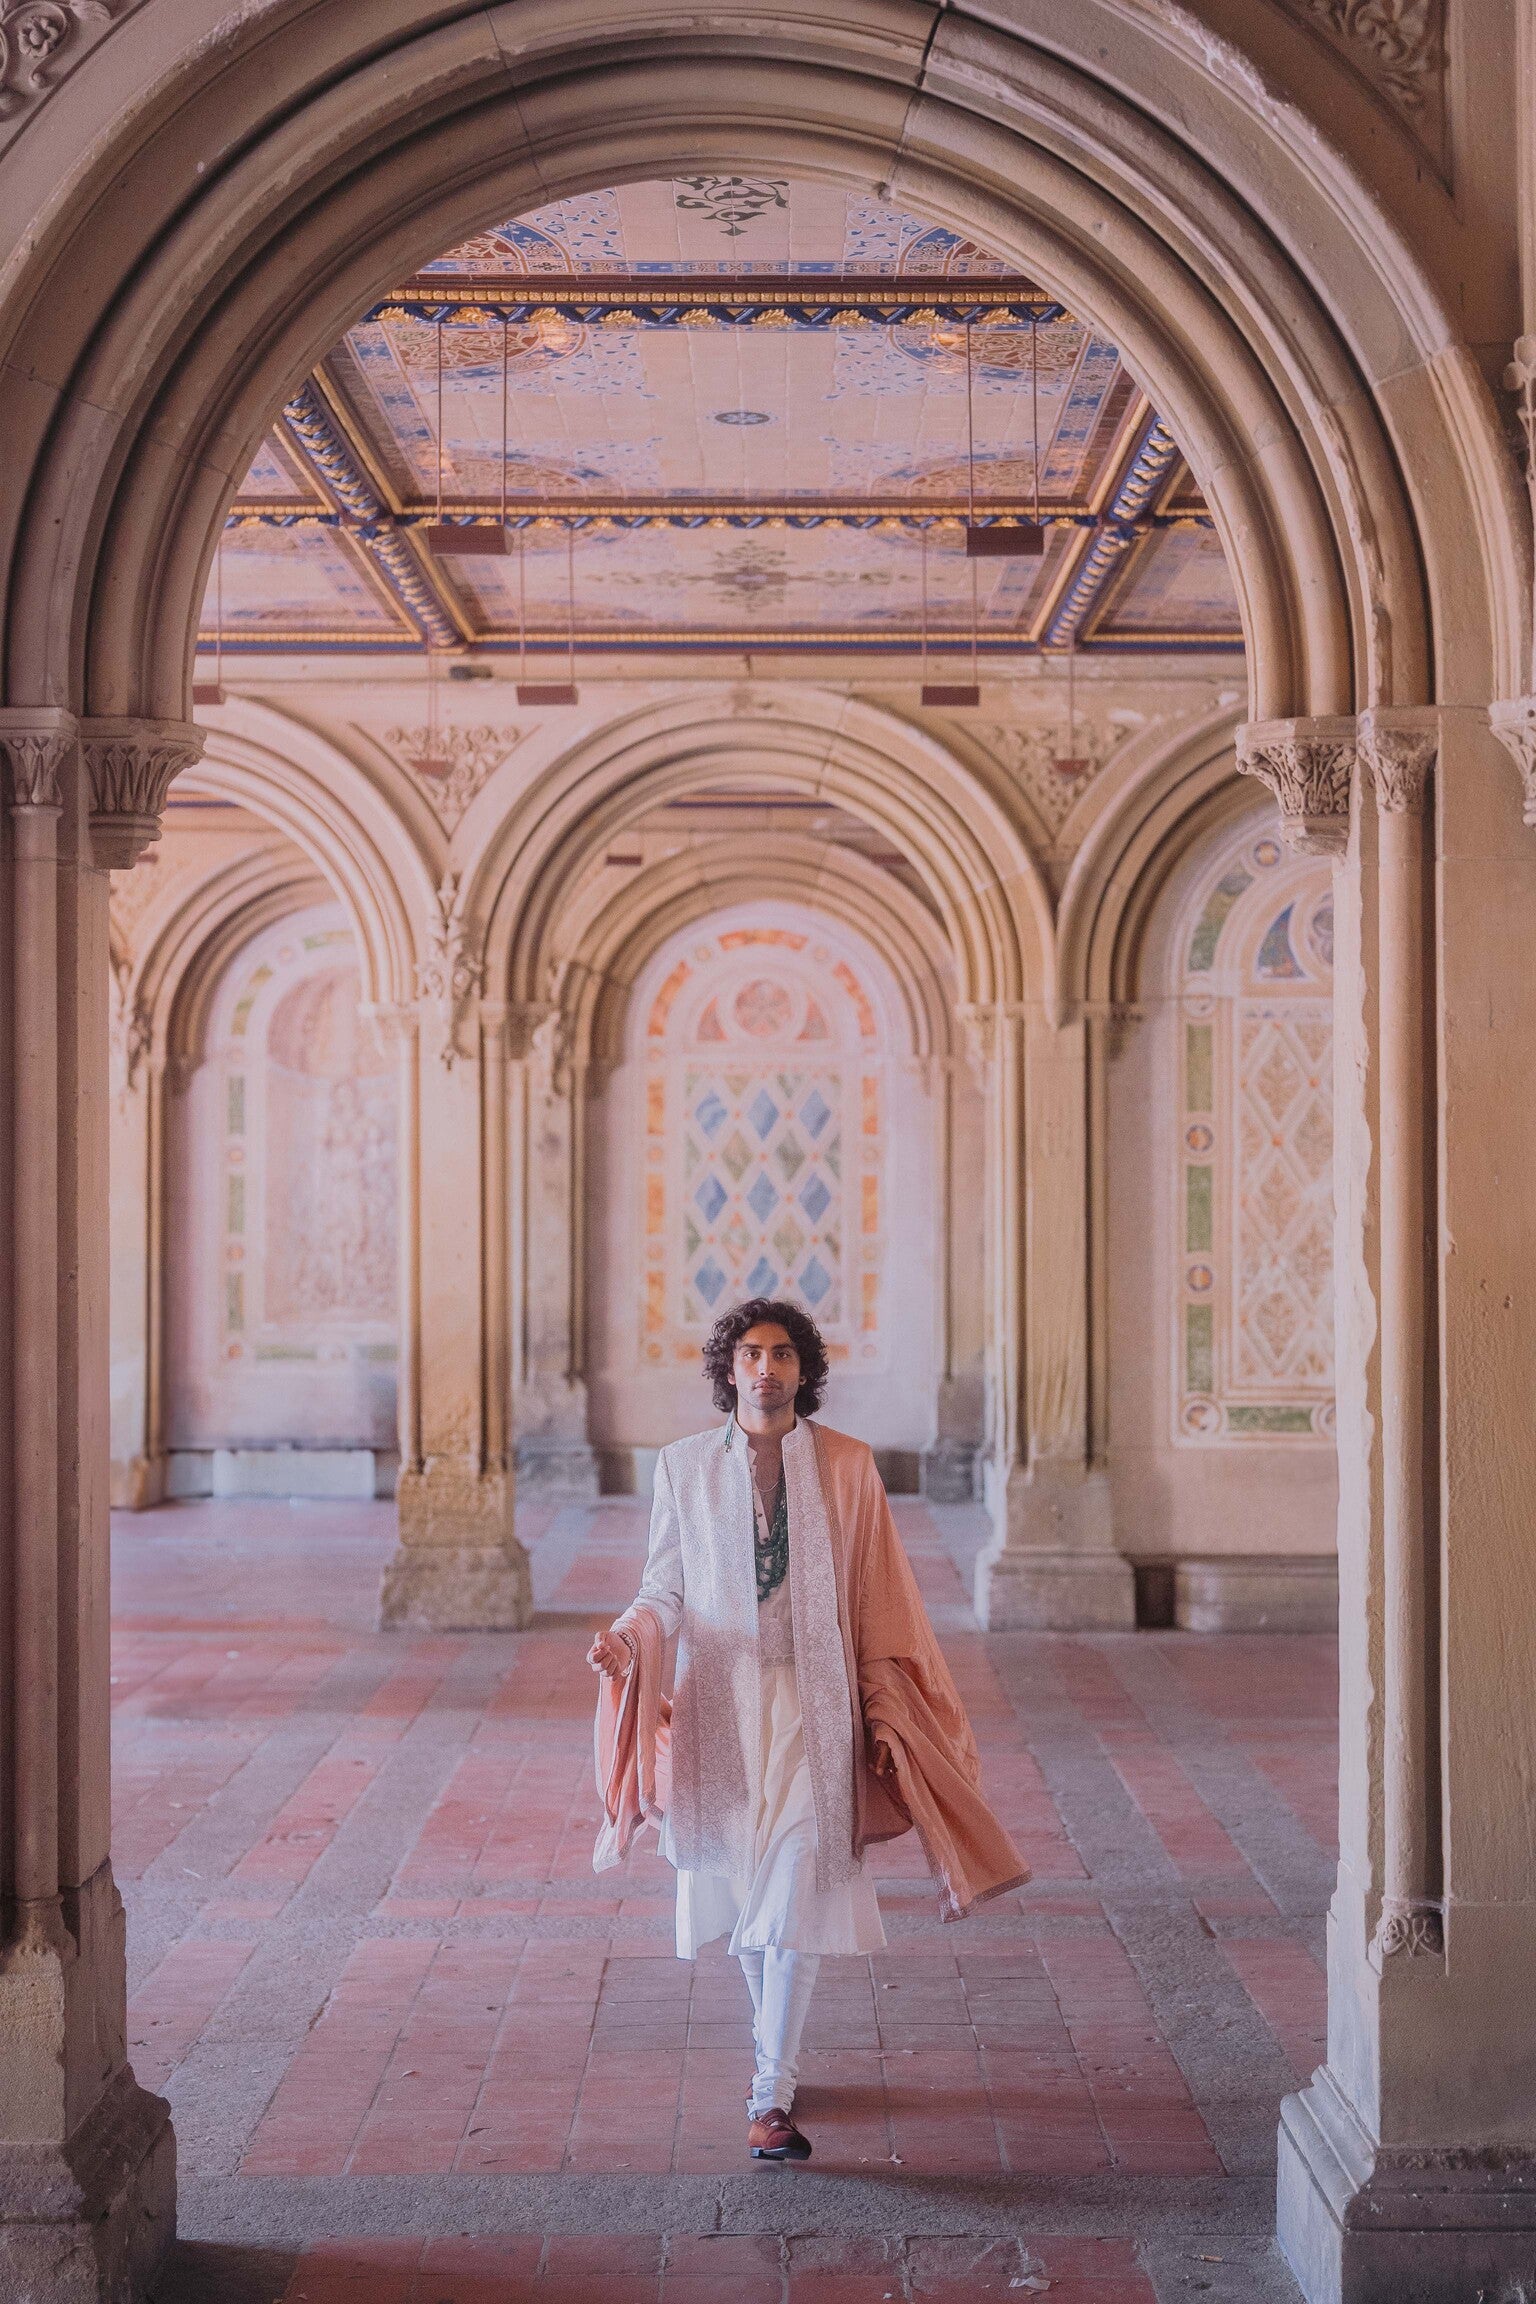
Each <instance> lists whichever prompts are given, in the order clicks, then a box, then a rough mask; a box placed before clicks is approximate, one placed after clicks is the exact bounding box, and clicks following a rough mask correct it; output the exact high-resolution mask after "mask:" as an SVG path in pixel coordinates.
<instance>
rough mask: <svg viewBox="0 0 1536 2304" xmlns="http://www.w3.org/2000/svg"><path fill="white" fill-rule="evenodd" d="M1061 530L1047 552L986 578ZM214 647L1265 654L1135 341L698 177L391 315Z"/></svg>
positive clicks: (251, 502)
mask: <svg viewBox="0 0 1536 2304" xmlns="http://www.w3.org/2000/svg"><path fill="white" fill-rule="evenodd" d="M1037 515H1038V518H1039V520H1040V522H1041V523H1042V524H1043V525H1044V531H1045V532H1044V549H1043V551H1041V552H1040V553H1039V554H1038V556H1036V557H1018V556H1001V555H998V556H992V555H988V556H985V557H978V556H976V555H975V553H974V552H968V545H967V530H968V527H978V528H982V529H987V528H993V529H1000V530H1006V529H1010V528H1015V527H1018V526H1020V525H1021V524H1031V523H1033V522H1034V520H1035V519H1036V516H1037ZM450 531H452V532H453V533H449V532H450ZM466 540H467V541H466ZM216 634H217V635H218V636H219V637H220V638H221V642H222V645H223V646H224V647H225V648H227V649H231V650H241V651H245V650H252V649H255V650H271V651H286V650H292V649H294V648H302V649H305V650H312V649H316V648H321V649H355V648H363V649H369V648H379V647H392V648H398V647H399V646H401V645H402V644H414V645H418V646H427V647H431V648H435V649H452V648H462V647H465V646H472V647H474V648H476V649H491V650H501V651H505V650H512V651H515V652H517V651H521V650H522V649H524V647H526V649H527V651H528V653H529V656H530V660H531V662H532V663H533V664H534V665H535V666H536V667H537V668H539V669H546V668H547V667H548V665H549V660H550V657H551V656H552V655H553V656H556V657H558V656H559V655H560V654H561V653H563V652H564V651H565V649H566V648H567V647H568V646H570V645H572V644H574V646H575V647H576V648H578V649H587V650H590V649H594V648H597V649H602V650H604V651H608V650H612V649H618V650H621V651H629V652H640V651H645V652H654V651H655V650H657V649H662V650H668V649H672V650H677V649H687V650H689V651H697V650H700V649H704V650H709V649H718V650H732V651H739V650H742V649H754V650H756V649H763V648H768V649H786V650H790V651H807V650H815V649H818V648H819V649H827V648H835V649H837V650H839V651H845V650H848V649H853V650H860V649H868V650H870V651H872V652H878V653H890V652H894V651H900V652H903V653H904V652H907V651H909V650H911V649H913V648H918V649H921V648H922V647H923V645H924V643H925V640H926V643H927V645H928V647H929V649H930V650H931V651H932V652H934V653H936V654H939V655H941V656H945V655H947V656H953V655H954V654H955V653H956V652H957V651H958V652H959V653H961V654H964V653H965V652H966V651H968V650H969V648H970V647H971V645H972V643H973V641H974V643H975V645H976V646H977V647H978V648H979V649H981V650H983V651H985V652H987V653H989V654H993V653H1001V652H1006V653H1014V652H1017V651H1018V650H1020V649H1021V648H1022V649H1030V648H1039V647H1047V648H1051V649H1057V648H1065V647H1066V646H1068V645H1069V644H1076V645H1079V646H1082V647H1084V648H1085V649H1094V650H1096V651H1105V650H1109V649H1140V650H1146V649H1164V648H1186V649H1187V648H1201V649H1205V648H1209V647H1212V646H1216V647H1236V646H1238V645H1239V644H1240V634H1239V629H1238V618H1237V609H1236V602H1235V598H1234V595H1233V591H1232V586H1231V582H1230V579H1229V577H1228V574H1227V570H1226V566H1225V563H1224V560H1223V557H1222V553H1221V549H1220V545H1219V543H1218V541H1217V539H1216V536H1215V533H1214V531H1213V529H1212V527H1211V523H1210V518H1209V515H1208V513H1207V512H1206V509H1205V507H1204V505H1203V503H1202V501H1201V499H1200V496H1199V494H1198V491H1197V490H1196V489H1195V487H1194V485H1193V482H1192V480H1191V478H1190V475H1189V473H1188V470H1187V467H1186V466H1185V465H1184V463H1183V460H1182V458H1181V457H1180V456H1179V454H1178V451H1177V448H1176V447H1175V445H1174V443H1173V441H1172V440H1171V438H1170V437H1169V436H1168V434H1167V433H1166V432H1165V430H1164V429H1163V427H1162V425H1161V424H1160V422H1159V420H1158V417H1157V415H1156V412H1155V411H1154V410H1153V409H1152V408H1151V407H1150V406H1149V405H1148V403H1147V401H1146V399H1145V397H1144V395H1143V394H1142V393H1141V391H1140V390H1139V389H1138V387H1137V386H1136V384H1135V383H1134V381H1133V379H1132V378H1131V377H1130V376H1129V374H1128V373H1127V372H1126V370H1125V368H1124V366H1123V364H1122V362H1121V360H1120V357H1119V354H1118V353H1117V351H1116V349H1115V347H1114V345H1113V344H1111V343H1109V342H1107V341H1106V340H1105V339H1104V338H1103V337H1102V336H1099V335H1098V334H1097V333H1096V332H1095V331H1094V330H1093V329H1092V328H1090V327H1088V326H1087V325H1086V324H1085V323H1083V322H1081V321H1079V320H1077V319H1076V318H1075V317H1074V316H1073V315H1072V314H1071V313H1069V312H1066V311H1064V310H1063V309H1062V307H1061V306H1060V305H1059V304H1057V303H1053V302H1052V301H1051V300H1050V299H1049V298H1048V297H1047V296H1045V295H1044V294H1043V293H1042V292H1041V291H1040V290H1038V289H1037V288H1035V287H1034V286H1033V285H1032V284H1031V283H1030V282H1028V281H1027V280H1024V279H1021V278H1019V277H1017V276H1016V275H1013V274H1010V272H1009V271H1008V269H1007V267H1006V266H1005V265H1003V264H1002V263H1000V262H998V261H997V260H996V259H995V258H993V257H991V256H988V255H986V254H985V253H984V252H982V251H981V250H979V249H977V248H975V247H974V246H972V245H971V244H970V243H969V242H966V241H963V240H960V239H958V238H957V237H956V236H955V235H954V234H953V233H951V232H947V231H944V230H942V229H940V228H938V227H936V226H933V225H927V224H924V223H922V222H920V221H919V220H918V219H917V218H915V217H912V216H907V215H903V214H901V213H900V212H899V211H897V210H895V209H892V208H888V207H885V206H883V205H882V204H881V203H879V202H878V201H875V200H872V199H870V198H868V197H866V196H864V195H862V194H858V193H852V192H848V191H846V190H842V189H837V188H834V187H830V186H824V185H817V184H809V183H802V182H793V183H791V182H788V181H783V180H768V179H748V178H742V177H706V176H700V177H692V178H688V179H686V180H678V181H670V182H666V183H644V184H632V185H625V186H622V187H620V188H619V189H616V190H612V191H605V192H595V193H591V194H588V195H585V196H584V197H582V198H580V199H575V200H567V201H562V202H559V203H557V204H556V205H554V206H552V207H548V208H541V209H538V210H536V211H534V212H533V213H532V214H531V215H528V216H525V217H522V218H520V219H518V220H516V221H514V222H512V223H509V224H504V225H501V226H498V227H497V228H496V229H495V230H494V231H490V232H485V233H482V234H480V235H479V236H478V237H477V238H475V239H473V240H470V241H467V242H465V243H464V245H463V246H462V247H459V248H455V249H451V250H450V251H449V252H448V253H447V254H446V255H444V256H442V257H440V258H439V259H437V261H436V262H434V263H433V264H430V265H429V266H427V267H426V269H425V270H424V271H423V272H422V273H420V274H418V275H417V277H416V278H415V279H414V280H410V281H405V282H402V283H401V285H400V287H399V289H398V290H397V291H396V292H395V293H394V294H392V295H391V296H390V297H388V298H387V299H386V300H385V301H384V302H383V303H382V304H380V305H379V306H378V307H376V308H375V310H373V311H372V312H370V313H368V314H367V315H365V316H364V318H363V319H361V320H360V321H359V322H358V324H357V326H356V327H354V328H353V329H351V330H350V331H349V333H348V334H347V336H346V337H345V338H344V339H343V341H342V342H341V343H340V344H339V345H337V346H336V348H335V350H334V351H333V352H332V353H331V354H330V355H329V356H328V358H327V359H326V360H325V361H324V362H323V363H322V365H321V367H320V368H319V370H318V371H317V372H316V374H315V375H314V376H313V377H312V378H311V379H310V381H309V382H308V383H307V384H306V385H305V387H304V388H303V390H302V391H301V392H299V393H298V394H296V395H295V397H294V399H293V400H292V401H290V403H289V405H288V407H287V408H286V409H285V410H284V413H283V416H282V419H281V420H280V422H279V423H278V424H277V426H276V427H275V428H274V430H273V432H272V434H271V435H270V437H269V439H268V440H267V441H266V442H265V443H264V445H263V447H262V449H261V451H260V453H259V454H258V456H257V457H256V459H255V461H254V463H253V464H252V466H251V469H250V471H249V473H248V474H247V475H246V479H245V482H244V484H243V486H242V487H241V490H240V492H239V495H238V497H237V498H236V502H235V505H234V508H233V511H232V513H231V516H230V520H229V524H228V526H227V527H226V530H225V534H224V540H223V544H222V547H221V550H220V554H219V559H218V565H217V566H216V569H215V572H214V577H213V580H212V582H211V583H210V587H209V595H208V601H207V604H206V609H205V629H204V638H205V644H212V642H213V640H214V638H215V635H216Z"/></svg>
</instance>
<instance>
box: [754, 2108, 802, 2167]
mask: <svg viewBox="0 0 1536 2304" xmlns="http://www.w3.org/2000/svg"><path fill="white" fill-rule="evenodd" d="M747 2149H748V2151H749V2152H750V2153H751V2155H752V2157H753V2159H754V2160H809V2158H810V2156H811V2147H810V2144H809V2142H808V2141H807V2139H806V2138H805V2137H804V2136H802V2135H801V2133H800V2131H799V2129H798V2128H797V2127H796V2126H795V2124H794V2122H793V2120H791V2118H790V2116H789V2114H788V2113H787V2112H781V2111H780V2110H779V2107H778V2106H777V2104H772V2105H770V2106H769V2108H768V2110H767V2111H766V2112H759V2113H758V2114H757V2116H756V2118H755V2119H754V2120H753V2121H752V2124H751V2126H750V2127H749V2128H748V2130H747Z"/></svg>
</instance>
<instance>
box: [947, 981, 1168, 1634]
mask: <svg viewBox="0 0 1536 2304" xmlns="http://www.w3.org/2000/svg"><path fill="white" fill-rule="evenodd" d="M989 1027H990V1028H989V1045H988V1048H987V1058H988V1071H989V1094H988V1108H989V1115H990V1129H989V1136H990V1144H991V1162H990V1165H991V1168H992V1173H993V1178H994V1182H993V1187H992V1199H993V1205H994V1214H993V1221H992V1226H991V1232H992V1246H991V1261H992V1265H993V1288H992V1299H993V1305H994V1315H993V1316H994V1323H995V1327H994V1335H995V1347H994V1349H995V1361H996V1367H997V1371H998V1399H997V1430H996V1435H995V1444H996V1453H995V1456H994V1460H993V1463H992V1465H991V1466H990V1468H989V1471H990V1481H989V1496H988V1501H989V1503H990V1504H991V1507H992V1519H993V1527H994V1531H995V1533H994V1536H993V1539H992V1542H991V1543H990V1544H989V1545H988V1546H987V1548H986V1550H985V1551H984V1552H983V1554H982V1556H981V1558H980V1559H979V1560H978V1562H977V1564H976V1609H977V1613H978V1615H979V1616H980V1617H981V1620H982V1622H983V1624H985V1625H986V1626H987V1628H988V1629H989V1630H991V1631H1008V1630H1015V1629H1021V1628H1024V1627H1028V1626H1033V1627H1038V1628H1043V1629H1049V1630H1053V1631H1087V1630H1099V1631H1114V1630H1126V1629H1129V1628H1130V1626H1131V1625H1133V1624H1134V1622H1135V1617H1136V1599H1135V1578H1134V1575H1133V1572H1132V1569H1131V1565H1130V1563H1129V1561H1127V1560H1125V1559H1123V1558H1122V1557H1121V1555H1120V1554H1119V1553H1118V1552H1117V1551H1116V1549H1115V1543H1114V1534H1113V1526H1112V1520H1111V1513H1110V1496H1109V1480H1108V1475H1107V1474H1106V1473H1105V1472H1104V1470H1103V1469H1102V1467H1100V1466H1096V1465H1094V1464H1092V1463H1091V1462H1090V1460H1089V1452H1088V1359H1089V1351H1088V1319H1089V1290H1088V1180H1089V1161H1088V1151H1087V1124H1088V1111H1087V1089H1088V1071H1087V1039H1086V1030H1085V1026H1084V1025H1083V1023H1082V1021H1081V1020H1080V1019H1079V1020H1076V1021H1072V1022H1068V1023H1066V1024H1064V1025H1061V1026H1057V1025H1055V1024H1053V1023H1052V1022H1051V1020H1050V1019H1049V1018H1048V1017H1047V1016H1046V1015H1045V1013H1044V1011H1043V1010H1039V1009H1033V1008H1031V1009H1022V1008H1021V1009H1015V1010H1008V1011H997V1012H994V1013H993V1015H992V1016H991V1018H990V1020H989Z"/></svg>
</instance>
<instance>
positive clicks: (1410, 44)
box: [1281, 0, 1447, 167]
mask: <svg viewBox="0 0 1536 2304" xmlns="http://www.w3.org/2000/svg"><path fill="white" fill-rule="evenodd" d="M1281 5H1282V6H1283V7H1284V8H1285V9H1286V11H1287V13H1288V14H1290V15H1292V16H1296V17H1299V18H1300V19H1301V21H1302V22H1303V23H1305V24H1310V25H1312V26H1314V27H1315V28H1316V29H1317V30H1318V31H1320V32H1322V33H1323V34H1324V35H1325V36H1326V37H1327V38H1328V40H1329V41H1330V42H1331V43H1332V45H1333V46H1334V47H1335V48H1337V49H1338V50H1339V51H1340V52H1341V53H1342V54H1343V55H1344V56H1345V57H1346V58H1347V59H1348V61H1349V62H1350V64H1352V65H1353V66H1354V68H1355V70H1356V71H1357V72H1358V73H1359V74H1360V76H1361V78H1362V79H1364V80H1366V81H1368V82H1369V83H1370V85H1371V87H1372V88H1373V89H1374V90H1375V91H1376V93H1377V95H1378V96H1381V97H1383V98H1384V99H1385V100H1386V102H1387V103H1388V104H1389V105H1390V106H1391V108H1392V110H1393V111H1394V112H1396V114H1397V115H1398V118H1399V119H1400V120H1401V121H1402V122H1403V123H1404V124H1405V126H1406V127H1407V128H1408V129H1409V130H1410V132H1411V133H1412V135H1413V136H1414V138H1415V139H1416V141H1417V142H1418V143H1420V144H1421V145H1422V146H1423V147H1424V149H1425V151H1426V152H1428V153H1429V154H1431V155H1432V157H1433V158H1434V159H1435V161H1436V162H1437V163H1438V164H1439V165H1440V166H1441V167H1443V166H1444V164H1445V158H1446V150H1445V143H1446V121H1445V20H1446V6H1447V0H1281Z"/></svg>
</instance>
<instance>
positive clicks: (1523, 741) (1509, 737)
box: [1488, 696, 1536, 825]
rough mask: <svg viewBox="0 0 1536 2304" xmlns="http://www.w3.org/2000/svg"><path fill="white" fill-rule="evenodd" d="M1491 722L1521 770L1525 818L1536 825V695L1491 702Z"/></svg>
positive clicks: (1491, 726)
mask: <svg viewBox="0 0 1536 2304" xmlns="http://www.w3.org/2000/svg"><path fill="white" fill-rule="evenodd" d="M1488 725H1489V727H1490V728H1491V729H1492V730H1493V732H1494V734H1495V736H1497V738H1498V740H1499V742H1500V743H1501V744H1502V745H1503V747H1504V749H1505V751H1506V752H1507V753H1508V754H1509V756H1510V758H1511V759H1512V760H1513V761H1514V764H1515V766H1516V767H1517V768H1518V769H1519V771H1520V789H1521V791H1522V792H1523V793H1524V795H1525V807H1524V810H1523V813H1524V816H1525V821H1526V822H1527V824H1533V825H1536V696H1512V697H1510V698H1509V699H1508V701H1507V702H1505V703H1502V704H1490V705H1489V707H1488Z"/></svg>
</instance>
